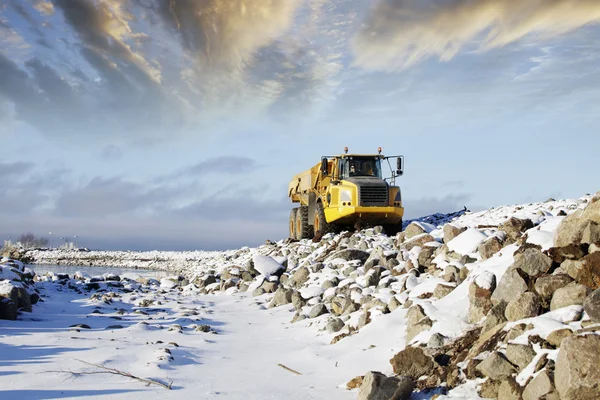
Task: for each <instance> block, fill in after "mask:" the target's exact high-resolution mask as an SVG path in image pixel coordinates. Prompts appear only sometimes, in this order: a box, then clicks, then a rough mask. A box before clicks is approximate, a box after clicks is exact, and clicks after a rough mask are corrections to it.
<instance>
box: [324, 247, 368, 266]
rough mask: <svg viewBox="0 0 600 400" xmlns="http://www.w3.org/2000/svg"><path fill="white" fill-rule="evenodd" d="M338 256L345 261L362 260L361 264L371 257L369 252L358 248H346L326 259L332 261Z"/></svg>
mask: <svg viewBox="0 0 600 400" xmlns="http://www.w3.org/2000/svg"><path fill="white" fill-rule="evenodd" d="M338 258H341V259H342V260H344V261H353V260H360V262H361V264H364V263H365V262H366V261H367V260H368V259H369V253H367V252H366V251H363V250H357V249H344V250H339V251H336V252H334V253H332V254H330V255H329V256H328V257H327V258H326V259H325V261H331V260H335V259H338Z"/></svg>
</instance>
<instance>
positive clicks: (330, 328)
mask: <svg viewBox="0 0 600 400" xmlns="http://www.w3.org/2000/svg"><path fill="white" fill-rule="evenodd" d="M343 328H344V321H342V320H341V319H340V318H330V319H329V321H327V328H326V329H327V332H329V333H335V332H339V331H341V330H342V329H343Z"/></svg>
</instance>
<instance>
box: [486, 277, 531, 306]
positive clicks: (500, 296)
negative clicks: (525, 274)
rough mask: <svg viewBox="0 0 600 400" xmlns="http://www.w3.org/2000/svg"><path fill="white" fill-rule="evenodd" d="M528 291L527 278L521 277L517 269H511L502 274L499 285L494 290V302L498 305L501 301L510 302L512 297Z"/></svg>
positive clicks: (492, 298)
mask: <svg viewBox="0 0 600 400" xmlns="http://www.w3.org/2000/svg"><path fill="white" fill-rule="evenodd" d="M526 291H527V283H526V282H525V280H524V279H523V278H521V275H519V273H518V272H517V270H516V269H509V270H508V271H506V273H505V274H504V276H502V279H500V283H499V284H498V287H497V288H496V290H495V291H494V294H492V297H491V300H492V304H494V305H496V304H498V303H500V302H501V301H505V302H506V303H509V302H510V301H511V300H512V299H514V298H516V297H518V296H519V295H521V294H523V293H525V292H526Z"/></svg>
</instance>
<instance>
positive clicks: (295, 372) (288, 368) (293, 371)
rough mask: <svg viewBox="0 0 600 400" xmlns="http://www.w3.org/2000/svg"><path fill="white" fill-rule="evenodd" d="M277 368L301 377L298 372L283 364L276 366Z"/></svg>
mask: <svg viewBox="0 0 600 400" xmlns="http://www.w3.org/2000/svg"><path fill="white" fill-rule="evenodd" d="M277 365H278V366H280V367H281V368H283V369H285V370H286V371H290V372H291V373H292V374H296V375H302V374H301V373H300V372H298V371H296V370H293V369H291V368H290V367H286V366H285V365H283V364H277Z"/></svg>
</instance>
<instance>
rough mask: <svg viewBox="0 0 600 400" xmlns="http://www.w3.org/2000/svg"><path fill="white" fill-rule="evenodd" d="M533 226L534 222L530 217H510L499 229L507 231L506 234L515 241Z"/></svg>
mask: <svg viewBox="0 0 600 400" xmlns="http://www.w3.org/2000/svg"><path fill="white" fill-rule="evenodd" d="M531 228H533V222H531V220H530V219H519V218H514V217H513V218H510V219H509V220H508V221H506V222H505V223H503V224H502V225H500V227H499V229H500V230H502V231H504V232H506V236H507V237H508V238H509V239H510V240H511V241H512V242H515V241H516V240H517V239H518V238H520V237H521V236H522V235H523V232H525V231H527V230H528V229H531Z"/></svg>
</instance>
